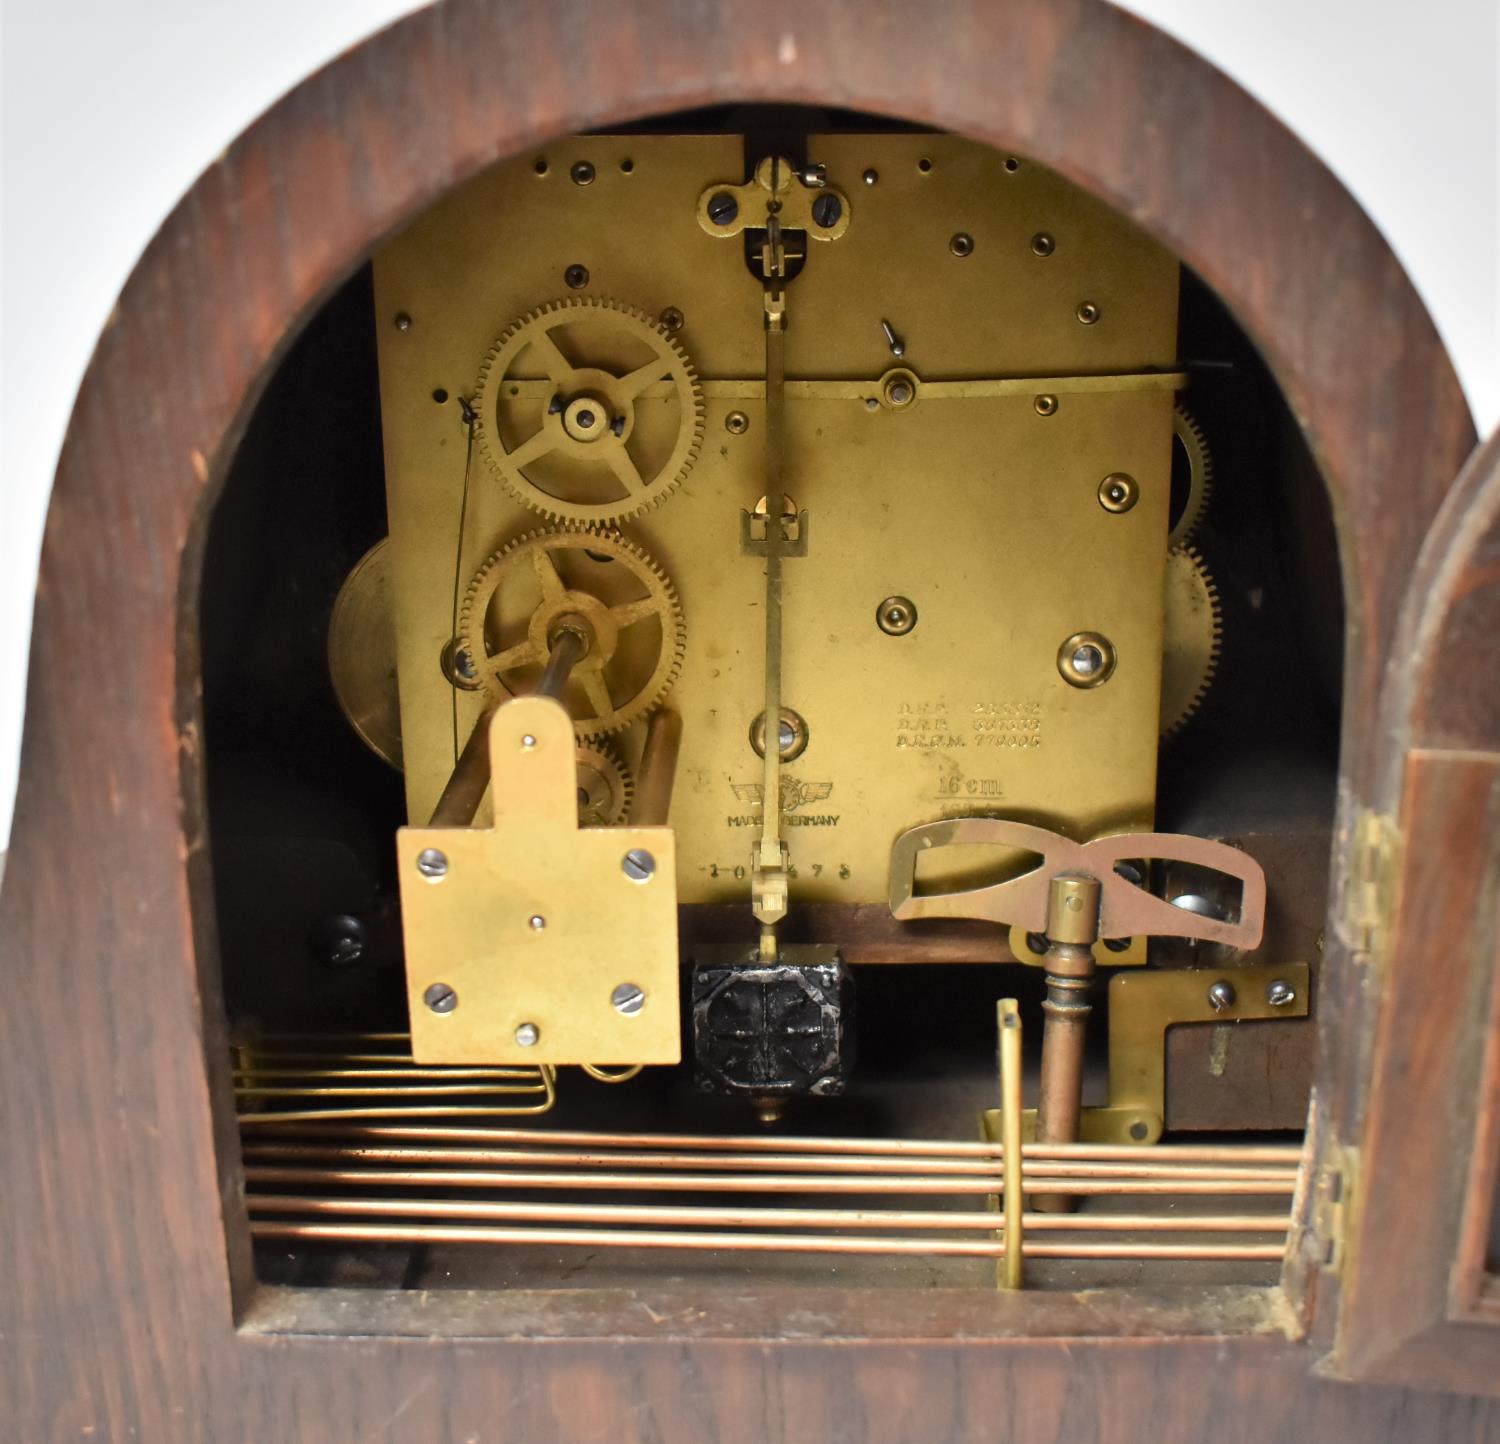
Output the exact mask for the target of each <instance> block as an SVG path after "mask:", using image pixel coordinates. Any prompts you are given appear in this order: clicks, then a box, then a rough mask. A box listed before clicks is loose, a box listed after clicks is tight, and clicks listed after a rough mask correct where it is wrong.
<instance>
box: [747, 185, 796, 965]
mask: <svg viewBox="0 0 1500 1444" xmlns="http://www.w3.org/2000/svg"><path fill="white" fill-rule="evenodd" d="M776 179H777V178H776V176H775V172H774V169H773V172H772V185H771V194H772V196H773V197H774V196H775V194H776ZM776 210H777V202H776V201H775V200H773V201H772V202H771V203H770V206H769V207H768V211H769V214H768V215H767V216H766V240H765V245H764V247H763V249H762V252H761V270H762V276H763V280H764V291H763V298H764V304H765V326H766V662H765V742H764V746H763V748H762V751H763V752H764V754H765V766H764V770H763V772H762V780H761V825H760V838H759V841H758V842H757V843H756V846H755V852H754V856H753V858H752V868H751V881H750V897H751V906H752V908H753V910H754V912H755V917H756V920H757V921H758V922H759V923H760V959H761V961H762V962H766V963H773V962H775V961H776V960H777V958H778V957H779V947H778V943H777V938H776V926H777V924H778V923H779V922H780V921H781V920H782V918H784V917H785V916H786V910H787V869H788V862H789V859H788V855H787V848H786V844H785V843H784V842H783V841H782V839H781V560H782V544H783V541H784V534H783V526H784V523H783V521H782V511H783V510H784V505H785V495H786V491H785V480H784V478H783V475H782V466H783V461H784V454H785V444H786V435H785V423H786V246H785V243H784V240H783V237H782V231H781V222H780V220H779V218H778V217H777V214H776Z"/></svg>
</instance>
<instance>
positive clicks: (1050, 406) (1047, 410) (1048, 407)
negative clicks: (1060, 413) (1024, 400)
mask: <svg viewBox="0 0 1500 1444" xmlns="http://www.w3.org/2000/svg"><path fill="white" fill-rule="evenodd" d="M1031 404H1032V405H1033V406H1034V407H1036V414H1037V415H1038V416H1051V415H1052V413H1053V412H1054V411H1056V410H1057V397H1055V396H1038V397H1037V398H1036V399H1035V400H1034V401H1033V402H1032V403H1031Z"/></svg>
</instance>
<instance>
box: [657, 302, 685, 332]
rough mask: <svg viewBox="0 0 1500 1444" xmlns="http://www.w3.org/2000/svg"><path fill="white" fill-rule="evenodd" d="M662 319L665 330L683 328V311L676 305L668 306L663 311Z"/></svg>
mask: <svg viewBox="0 0 1500 1444" xmlns="http://www.w3.org/2000/svg"><path fill="white" fill-rule="evenodd" d="M660 319H661V324H662V329H663V330H666V331H680V330H682V312H681V311H679V310H678V309H677V307H676V306H668V307H667V309H666V310H665V311H663V312H662V313H661V317H660Z"/></svg>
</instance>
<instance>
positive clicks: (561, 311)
mask: <svg viewBox="0 0 1500 1444" xmlns="http://www.w3.org/2000/svg"><path fill="white" fill-rule="evenodd" d="M565 346H566V350H565V349H564V347H565ZM569 352H571V353H572V357H573V358H577V357H578V356H579V355H580V353H584V352H587V354H588V356H589V361H588V363H587V364H581V365H575V364H574V359H570V356H569V354H568V353H569ZM523 357H525V358H526V359H525V360H524V361H523V359H522V358H523ZM536 372H540V373H541V376H540V378H538V377H537V376H536V375H535V373H536ZM658 383H665V394H663V395H661V396H659V397H658V396H656V395H655V394H654V393H653V394H652V395H651V396H649V397H648V396H647V395H646V392H647V388H648V387H656V386H657V384H658ZM658 402H659V403H660V404H658ZM473 405H474V411H475V414H476V416H477V418H478V419H477V421H476V423H475V439H476V441H477V442H478V444H479V452H480V455H481V456H483V457H484V459H485V462H486V463H487V464H488V466H489V467H490V469H491V470H492V471H493V472H494V473H495V475H496V476H497V477H499V479H500V480H501V481H502V482H503V483H504V484H505V486H506V488H507V489H508V490H509V491H510V492H511V494H512V495H514V496H515V497H516V499H517V500H518V501H520V502H521V503H522V504H523V505H525V506H528V507H530V508H532V510H534V511H538V512H541V513H542V514H543V515H544V516H548V517H551V518H552V519H553V520H554V521H559V522H564V523H578V524H582V525H593V526H602V525H608V524H610V523H614V522H619V521H623V520H625V519H626V518H628V517H632V516H638V515H639V514H640V513H641V512H643V511H645V510H646V509H647V508H648V507H653V506H655V505H657V504H658V503H659V502H660V501H661V500H662V499H663V498H664V497H666V496H667V495H668V494H669V493H670V492H672V491H673V490H674V489H675V488H676V487H677V486H678V485H679V484H680V483H681V481H682V479H683V478H684V477H685V476H686V475H687V473H688V471H689V470H690V469H691V467H692V464H693V462H694V461H695V460H696V459H697V455H698V449H699V447H700V446H702V444H703V391H702V388H701V387H700V386H699V384H698V378H697V375H696V373H695V372H694V370H693V367H692V364H691V363H690V362H689V361H688V358H687V354H686V353H685V352H684V351H683V349H682V347H681V346H680V345H679V344H678V342H677V339H676V338H675V337H674V336H673V335H672V334H671V333H670V332H668V331H666V330H665V329H664V328H663V327H662V326H661V325H660V324H658V323H657V322H655V321H653V320H651V319H650V318H649V317H648V316H646V315H645V314H644V313H642V312H640V311H637V310H635V309H634V308H633V307H630V306H625V305H622V304H621V303H620V302H618V301H608V300H602V299H596V298H592V297H575V298H573V299H571V300H566V301H553V302H550V303H548V304H547V305H545V306H542V307H541V308H540V309H539V310H536V311H532V312H530V313H529V314H527V315H525V316H522V317H521V318H520V320H518V321H516V322H515V323H514V324H513V325H512V326H511V327H510V328H509V329H508V330H507V331H505V332H504V333H503V334H502V335H501V337H500V338H499V340H497V341H496V342H495V344H494V346H493V347H492V348H491V350H490V353H489V355H488V356H486V357H485V359H484V363H483V365H481V367H480V368H479V380H478V384H477V387H476V389H475V393H474V401H473Z"/></svg>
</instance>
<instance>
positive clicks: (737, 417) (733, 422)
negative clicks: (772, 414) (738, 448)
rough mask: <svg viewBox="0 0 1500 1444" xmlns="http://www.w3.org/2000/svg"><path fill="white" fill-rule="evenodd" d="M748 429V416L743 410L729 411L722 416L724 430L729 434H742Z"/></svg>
mask: <svg viewBox="0 0 1500 1444" xmlns="http://www.w3.org/2000/svg"><path fill="white" fill-rule="evenodd" d="M749 429H750V418H749V417H748V416H746V415H745V413H744V412H743V411H731V412H730V413H729V415H728V416H726V417H725V418H724V430H725V431H727V432H728V433H729V434H730V435H731V436H743V435H744V434H745V433H746V432H747V431H749Z"/></svg>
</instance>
